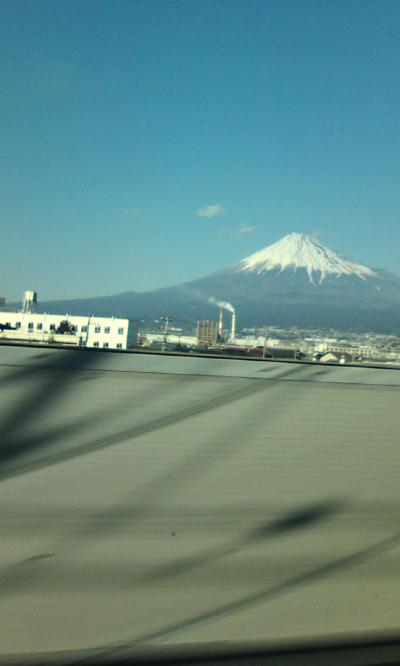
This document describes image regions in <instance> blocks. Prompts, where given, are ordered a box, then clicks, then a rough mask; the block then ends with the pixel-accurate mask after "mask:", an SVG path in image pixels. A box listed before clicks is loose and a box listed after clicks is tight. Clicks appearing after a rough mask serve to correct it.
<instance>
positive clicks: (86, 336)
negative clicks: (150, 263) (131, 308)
mask: <svg viewBox="0 0 400 666" xmlns="http://www.w3.org/2000/svg"><path fill="white" fill-rule="evenodd" d="M65 320H68V322H69V323H70V324H72V325H73V326H75V327H76V334H74V335H70V334H64V335H60V334H58V335H57V333H55V329H57V328H58V326H59V325H60V323H61V322H62V321H65ZM0 323H1V324H7V323H9V324H10V325H11V326H13V327H15V326H16V325H18V324H19V327H18V329H17V330H11V331H10V330H8V331H7V330H5V331H0V339H7V340H20V341H22V340H24V341H25V340H28V341H30V342H42V343H45V342H49V341H51V340H53V341H54V342H57V343H61V344H68V345H81V346H85V347H99V348H109V349H126V348H127V340H128V329H129V320H128V319H117V318H115V317H79V316H74V315H68V314H65V315H52V314H38V313H36V312H35V313H33V312H0ZM29 324H31V325H32V326H31V327H30V326H29Z"/></svg>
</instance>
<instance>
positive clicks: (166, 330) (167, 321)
mask: <svg viewBox="0 0 400 666" xmlns="http://www.w3.org/2000/svg"><path fill="white" fill-rule="evenodd" d="M161 321H164V322H165V326H164V340H163V343H162V347H161V351H165V348H166V346H167V337H168V326H169V322H170V321H173V317H167V316H163V317H161Z"/></svg>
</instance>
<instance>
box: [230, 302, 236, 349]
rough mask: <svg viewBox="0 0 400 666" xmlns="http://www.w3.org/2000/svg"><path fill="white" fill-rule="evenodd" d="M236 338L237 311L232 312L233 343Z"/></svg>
mask: <svg viewBox="0 0 400 666" xmlns="http://www.w3.org/2000/svg"><path fill="white" fill-rule="evenodd" d="M235 338H236V311H235V310H233V311H232V329H231V340H232V341H233V340H234V339H235Z"/></svg>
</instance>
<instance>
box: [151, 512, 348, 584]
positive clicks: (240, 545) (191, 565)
mask: <svg viewBox="0 0 400 666" xmlns="http://www.w3.org/2000/svg"><path fill="white" fill-rule="evenodd" d="M343 507H344V503H343V502H338V501H322V502H317V503H314V504H311V505H309V506H306V507H304V508H301V509H296V510H295V511H291V512H290V513H288V514H285V515H284V516H282V517H281V518H278V519H277V520H274V521H272V522H268V523H263V524H261V525H260V526H258V527H256V528H254V529H251V530H249V531H248V532H247V533H245V534H243V535H242V536H240V537H238V538H236V539H233V540H231V541H230V542H228V543H225V544H222V545H221V546H217V547H215V548H209V549H208V550H205V551H203V552H202V553H200V554H199V555H195V556H193V557H187V558H185V559H182V560H178V561H175V562H173V563H171V564H167V565H164V566H161V567H159V568H158V569H153V570H152V571H151V572H150V573H149V574H148V575H147V576H145V577H144V580H147V581H153V582H157V581H158V580H161V579H163V578H170V577H172V576H179V575H181V574H184V573H188V572H189V571H192V570H193V569H197V568H199V567H203V566H207V565H209V564H213V563H214V562H215V561H216V560H219V559H220V558H222V557H226V556H228V555H234V554H235V553H237V552H239V551H241V550H243V549H244V548H247V547H249V546H251V545H253V544H257V543H261V542H263V541H264V542H265V541H267V540H271V539H274V538H277V537H281V536H285V535H287V534H291V533H292V532H295V531H298V530H304V529H306V528H308V527H311V526H313V525H315V524H316V523H319V522H321V521H324V520H326V519H328V518H330V517H332V516H334V515H336V514H337V513H338V512H339V511H341V510H342V509H343Z"/></svg>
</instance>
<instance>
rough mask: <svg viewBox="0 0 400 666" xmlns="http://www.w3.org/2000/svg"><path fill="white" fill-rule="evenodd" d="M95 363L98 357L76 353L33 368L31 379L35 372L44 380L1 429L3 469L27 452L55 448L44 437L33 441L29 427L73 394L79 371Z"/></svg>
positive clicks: (17, 406) (57, 356)
mask: <svg viewBox="0 0 400 666" xmlns="http://www.w3.org/2000/svg"><path fill="white" fill-rule="evenodd" d="M95 363H96V359H95V355H94V354H93V355H92V354H90V353H88V352H74V353H73V354H65V356H62V354H61V355H60V354H56V355H55V358H53V359H52V360H50V361H47V362H46V363H44V364H40V365H39V366H36V367H34V368H29V371H28V372H30V376H32V373H35V372H36V373H40V375H39V376H40V380H39V381H36V382H35V384H34V387H33V389H32V390H31V391H30V394H29V395H28V397H26V398H25V399H23V400H21V401H20V402H18V403H17V404H16V406H15V407H14V409H11V410H10V412H9V413H8V415H7V416H6V417H5V418H4V420H3V422H2V423H1V425H0V432H1V443H0V469H1V467H2V466H4V465H5V464H7V463H9V462H10V461H11V460H13V459H18V458H19V457H20V456H21V455H23V454H24V453H26V452H27V451H29V452H31V451H32V450H38V449H43V448H46V447H48V446H50V445H51V444H52V441H51V440H45V439H43V437H38V438H31V437H30V436H29V434H26V430H27V428H28V426H29V424H30V423H31V422H32V421H33V420H37V419H38V418H39V417H40V416H41V415H43V414H44V412H45V411H46V410H48V409H50V408H51V407H52V405H53V404H54V403H55V402H56V401H57V400H58V399H59V398H60V396H61V395H62V394H63V393H65V392H66V391H67V390H69V388H70V386H71V384H72V383H73V382H74V381H75V380H76V378H77V373H76V372H75V371H76V369H78V368H79V369H82V368H88V367H93V365H95ZM21 376H22V375H21Z"/></svg>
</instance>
